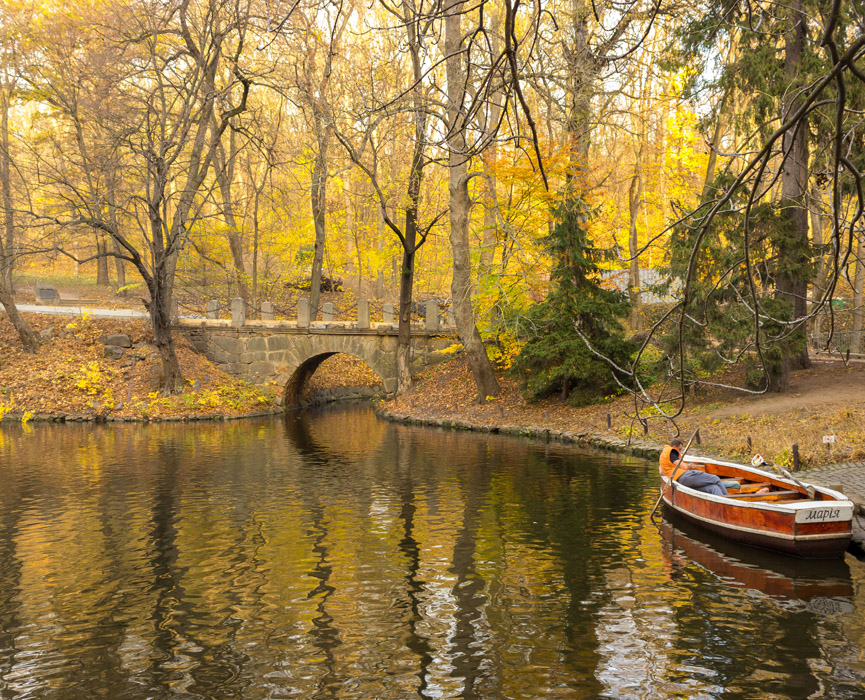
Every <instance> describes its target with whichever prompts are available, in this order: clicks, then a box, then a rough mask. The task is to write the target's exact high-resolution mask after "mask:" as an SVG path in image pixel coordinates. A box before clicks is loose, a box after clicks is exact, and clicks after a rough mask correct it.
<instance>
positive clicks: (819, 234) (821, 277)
mask: <svg viewBox="0 0 865 700" xmlns="http://www.w3.org/2000/svg"><path fill="white" fill-rule="evenodd" d="M810 211H811V242H812V244H813V246H814V249H815V250H816V252H817V255H818V258H817V277H816V279H815V280H814V284H813V285H812V286H811V303H810V305H809V306H808V313H812V312H813V311H814V308H815V306H816V305H817V304H818V303H820V300H821V299H822V298H823V295H824V294H825V293H826V287H827V285H828V283H829V275H830V274H831V272H832V265H831V262H830V261H829V260H827V259H826V251H825V250H824V246H825V244H826V241H825V240H824V235H823V234H824V227H823V197H822V195H821V194H820V190H819V189H817V187H816V186H815V187H812V188H811V207H810ZM823 316H824V313H823V312H822V311H821V312H820V313H818V314H816V315H815V316H814V318H813V320H812V322H811V323H812V332H813V333H814V334H816V335H817V336H818V337H819V336H820V334H821V333H822V332H823Z"/></svg>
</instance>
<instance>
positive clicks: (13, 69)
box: [0, 8, 39, 353]
mask: <svg viewBox="0 0 865 700" xmlns="http://www.w3.org/2000/svg"><path fill="white" fill-rule="evenodd" d="M19 21H21V17H14V16H13V13H12V11H11V8H7V9H3V8H0V27H2V28H3V29H2V30H0V31H2V34H0V191H2V206H3V233H2V235H0V304H2V305H3V308H5V309H6V314H7V315H8V316H9V320H10V321H11V322H12V325H13V326H14V327H15V331H16V332H17V333H18V337H19V339H20V340H21V346H22V348H23V349H24V351H25V352H28V353H35V352H38V350H39V339H38V336H37V335H36V334H35V333H34V332H33V331H32V329H31V328H30V325H29V324H28V323H27V321H26V319H25V318H24V317H23V316H22V315H21V314H20V313H19V312H18V307H17V306H16V305H15V299H14V298H13V292H14V289H13V283H12V270H13V267H14V264H15V258H16V250H17V248H18V245H19V241H18V240H17V239H18V236H17V227H16V222H15V202H14V200H13V194H12V192H13V187H12V178H13V172H14V170H15V168H14V166H13V161H12V151H11V143H10V138H9V111H10V106H11V102H12V100H13V98H14V95H15V91H16V87H17V85H18V80H19V76H18V67H17V65H16V62H17V58H18V52H19V48H18V46H17V43H18V41H17V40H18V38H19V35H18V32H19V31H20V28H19V26H18V22H19Z"/></svg>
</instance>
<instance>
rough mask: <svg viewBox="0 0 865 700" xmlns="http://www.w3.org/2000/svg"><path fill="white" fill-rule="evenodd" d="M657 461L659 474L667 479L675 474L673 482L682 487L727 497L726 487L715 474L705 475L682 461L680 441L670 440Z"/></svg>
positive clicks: (700, 470)
mask: <svg viewBox="0 0 865 700" xmlns="http://www.w3.org/2000/svg"><path fill="white" fill-rule="evenodd" d="M659 461H660V465H661V472H662V473H663V475H664V476H666V477H667V478H668V479H669V478H672V477H673V475H674V474H675V481H676V482H678V483H680V484H682V486H687V487H688V488H692V489H696V490H697V491H705V492H706V493H712V494H714V495H716V496H726V495H727V487H726V486H724V483H723V482H722V481H721V479H720V477H718V476H717V475H716V474H707V473H706V472H705V471H703V470H702V469H694V468H693V465H691V464H690V463H689V462H683V461H682V441H681V440H679V439H678V438H677V439H675V440H670V444H669V445H666V446H664V449H663V450H662V451H661V457H660V460H659Z"/></svg>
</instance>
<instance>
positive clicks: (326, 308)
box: [321, 301, 333, 323]
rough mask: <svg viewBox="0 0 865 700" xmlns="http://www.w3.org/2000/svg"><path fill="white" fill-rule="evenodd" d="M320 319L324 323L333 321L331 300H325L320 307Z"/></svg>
mask: <svg viewBox="0 0 865 700" xmlns="http://www.w3.org/2000/svg"><path fill="white" fill-rule="evenodd" d="M321 320H322V321H324V322H325V323H330V322H331V321H333V302H332V301H328V302H325V303H324V304H323V305H322V307H321Z"/></svg>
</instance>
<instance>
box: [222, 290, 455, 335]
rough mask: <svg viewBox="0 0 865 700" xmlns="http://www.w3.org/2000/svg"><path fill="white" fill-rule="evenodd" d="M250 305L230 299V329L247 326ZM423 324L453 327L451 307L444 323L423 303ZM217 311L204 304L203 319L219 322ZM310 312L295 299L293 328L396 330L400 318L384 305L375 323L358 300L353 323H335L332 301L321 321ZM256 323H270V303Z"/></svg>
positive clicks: (434, 307) (305, 302) (434, 304)
mask: <svg viewBox="0 0 865 700" xmlns="http://www.w3.org/2000/svg"><path fill="white" fill-rule="evenodd" d="M248 309H249V306H248V304H247V303H246V302H244V301H243V299H241V298H240V297H235V298H234V299H232V300H231V305H230V312H231V327H232V328H242V327H243V326H245V325H247V311H248ZM423 309H424V319H425V320H424V322H423V330H425V331H428V332H436V331H439V330H443V329H446V328H453V327H454V326H455V325H456V324H455V321H454V312H453V308H452V307H450V306H449V307H448V308H447V315H446V321H445V323H442V322H441V313H440V307H439V303H438V301H436V300H435V299H430V300H429V301H427V302H425V303H424V306H423ZM219 311H220V305H219V302H218V301H216V300H211V301H209V302H207V312H206V319H207V320H208V321H217V320H219ZM311 311H312V310H311V309H310V307H309V299H307V298H306V297H301V298H300V299H298V300H297V311H296V314H297V315H296V319H295V323H294V325H296V327H297V328H317V327H321V324H325V325H330V324H339V325H341V326H347V327H354V328H357V329H359V330H366V329H370V328H373V327H378V326H382V325H383V326H385V327H387V326H393V327H396V326H397V325H398V322H399V319H398V318H397V314H396V310H395V309H394V305H393V304H390V303H387V304H384V305H383V306H382V315H381V321H380V322H374V321H372V319H371V316H370V309H369V300H368V299H359V300H358V302H357V318H356V320H355V321H334V307H333V304H332V303H331V302H326V303H324V304H322V307H321V321H316V320H315V319H314V317H313V315H312V313H311ZM259 320H261V321H266V322H268V321H269V322H273V320H274V319H273V303H272V302H269V301H264V302H262V303H261V309H260V311H259Z"/></svg>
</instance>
